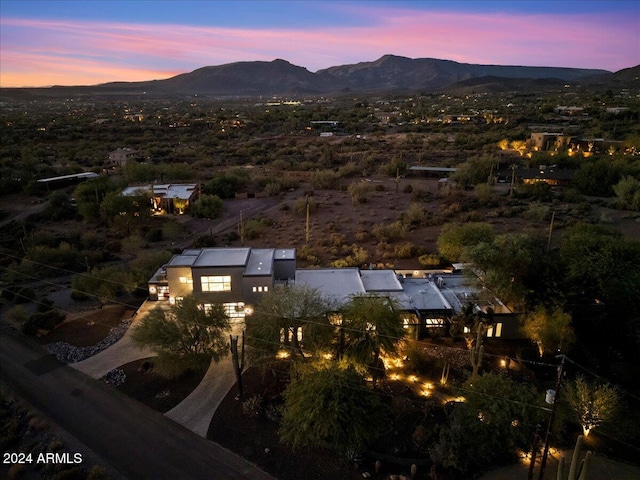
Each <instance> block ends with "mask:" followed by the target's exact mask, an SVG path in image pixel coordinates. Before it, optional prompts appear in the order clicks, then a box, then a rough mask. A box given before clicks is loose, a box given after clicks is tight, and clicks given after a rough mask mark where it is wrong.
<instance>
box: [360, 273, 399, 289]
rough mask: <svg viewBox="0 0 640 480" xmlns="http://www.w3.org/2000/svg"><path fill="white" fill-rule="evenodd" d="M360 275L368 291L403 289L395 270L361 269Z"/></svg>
mask: <svg viewBox="0 0 640 480" xmlns="http://www.w3.org/2000/svg"><path fill="white" fill-rule="evenodd" d="M360 276H361V279H362V284H363V285H364V289H365V290H366V291H367V292H393V291H396V292H397V291H400V292H401V291H402V285H401V284H400V281H399V280H398V276H397V275H396V272H394V271H393V270H361V271H360Z"/></svg>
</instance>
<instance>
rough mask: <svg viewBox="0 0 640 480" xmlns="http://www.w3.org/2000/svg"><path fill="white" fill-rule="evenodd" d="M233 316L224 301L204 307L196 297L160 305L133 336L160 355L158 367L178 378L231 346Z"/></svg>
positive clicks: (187, 297) (136, 341) (141, 323)
mask: <svg viewBox="0 0 640 480" xmlns="http://www.w3.org/2000/svg"><path fill="white" fill-rule="evenodd" d="M230 328H231V327H230V324H229V317H228V316H227V312H226V309H225V307H224V305H222V304H211V305H207V306H204V305H202V304H201V303H200V302H199V301H198V300H197V299H196V298H195V297H194V296H192V295H189V296H186V297H184V298H182V299H181V300H176V303H175V305H172V306H171V307H170V308H169V309H168V310H165V309H163V308H161V307H156V308H154V309H153V310H151V311H150V312H149V313H148V314H147V315H146V316H145V317H144V318H143V319H142V320H141V322H140V323H139V324H138V325H137V326H136V327H134V328H133V331H132V339H133V341H134V342H135V343H136V344H137V345H139V346H141V347H147V348H150V349H151V350H152V351H153V352H154V353H155V354H156V355H157V359H156V362H155V364H156V365H155V367H156V370H157V371H158V372H159V373H160V374H163V375H165V376H168V377H175V376H178V375H180V374H181V373H183V372H184V371H187V370H193V369H197V368H200V367H202V366H204V365H207V364H208V363H209V362H210V361H211V360H214V361H216V362H217V361H219V360H220V359H221V358H222V357H223V356H224V355H225V354H226V353H227V352H228V349H229V345H228V337H227V334H228V333H229V330H230Z"/></svg>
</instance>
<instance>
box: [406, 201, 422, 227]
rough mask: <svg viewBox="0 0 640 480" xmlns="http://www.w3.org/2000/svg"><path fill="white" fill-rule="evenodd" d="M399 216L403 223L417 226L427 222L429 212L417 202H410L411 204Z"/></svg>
mask: <svg viewBox="0 0 640 480" xmlns="http://www.w3.org/2000/svg"><path fill="white" fill-rule="evenodd" d="M400 218H401V220H402V223H403V224H404V225H407V226H409V225H412V226H416V227H417V226H422V225H427V224H428V218H429V214H428V212H427V211H426V210H425V209H424V208H422V207H421V206H420V205H418V204H417V203H412V204H411V206H410V207H409V208H408V209H407V210H406V211H405V212H403V213H402V215H401V216H400Z"/></svg>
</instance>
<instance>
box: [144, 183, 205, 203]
mask: <svg viewBox="0 0 640 480" xmlns="http://www.w3.org/2000/svg"><path fill="white" fill-rule="evenodd" d="M197 187H198V184H196V183H177V184H174V183H168V184H161V185H153V194H154V195H158V196H163V197H165V198H181V199H184V200H188V199H189V198H191V195H193V192H194V191H195V189H196V188H197Z"/></svg>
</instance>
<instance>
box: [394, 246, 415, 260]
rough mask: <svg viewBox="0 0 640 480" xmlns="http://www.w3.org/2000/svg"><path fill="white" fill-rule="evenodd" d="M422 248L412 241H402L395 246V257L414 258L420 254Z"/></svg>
mask: <svg viewBox="0 0 640 480" xmlns="http://www.w3.org/2000/svg"><path fill="white" fill-rule="evenodd" d="M419 252H420V248H418V247H416V246H415V245H414V244H413V243H411V242H406V243H402V244H400V245H396V246H395V247H394V252H393V253H394V256H395V258H412V257H415V256H416V255H418V253H419Z"/></svg>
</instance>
